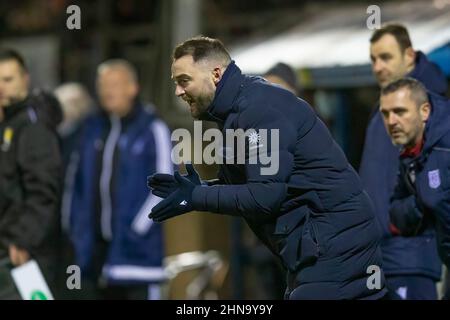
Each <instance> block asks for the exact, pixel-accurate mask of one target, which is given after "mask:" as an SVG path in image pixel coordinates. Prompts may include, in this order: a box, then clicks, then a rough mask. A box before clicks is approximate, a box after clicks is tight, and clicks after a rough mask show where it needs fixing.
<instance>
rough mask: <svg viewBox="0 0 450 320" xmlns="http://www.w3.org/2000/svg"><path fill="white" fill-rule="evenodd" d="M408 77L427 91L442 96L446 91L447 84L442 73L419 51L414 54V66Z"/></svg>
mask: <svg viewBox="0 0 450 320" xmlns="http://www.w3.org/2000/svg"><path fill="white" fill-rule="evenodd" d="M408 76H409V77H412V78H415V79H417V80H419V81H420V82H422V83H423V85H424V86H425V88H427V90H428V91H431V92H435V93H437V94H440V95H442V96H443V95H445V93H446V91H447V86H448V83H447V79H446V78H445V75H444V73H443V72H442V71H441V69H439V67H438V66H437V65H435V64H434V63H432V62H430V60H428V59H427V57H426V56H425V54H423V53H422V52H421V51H417V52H416V66H415V68H414V70H413V71H412V72H411V73H410V74H409V75H408Z"/></svg>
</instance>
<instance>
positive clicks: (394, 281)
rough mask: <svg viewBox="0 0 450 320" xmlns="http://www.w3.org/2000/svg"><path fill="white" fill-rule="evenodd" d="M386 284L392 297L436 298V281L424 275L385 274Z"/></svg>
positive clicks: (410, 298)
mask: <svg viewBox="0 0 450 320" xmlns="http://www.w3.org/2000/svg"><path fill="white" fill-rule="evenodd" d="M386 285H387V287H388V289H389V291H390V296H391V297H392V299H398V300H437V299H438V294H437V288H436V281H435V280H433V279H431V278H429V277H424V276H414V275H410V276H409V275H408V276H391V277H389V276H387V277H386Z"/></svg>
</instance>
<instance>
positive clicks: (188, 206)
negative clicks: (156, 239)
mask: <svg viewBox="0 0 450 320" xmlns="http://www.w3.org/2000/svg"><path fill="white" fill-rule="evenodd" d="M174 178H175V184H176V186H175V188H174V191H173V192H172V193H170V195H169V196H168V197H167V198H166V199H164V200H163V201H161V202H160V203H158V204H157V205H156V206H154V207H153V209H152V212H151V213H150V214H149V215H148V217H149V218H150V219H153V220H154V221H156V222H161V221H164V220H167V219H169V218H172V217H175V216H178V215H181V214H184V213H187V212H189V211H192V209H193V208H192V191H193V190H194V188H195V187H196V184H195V183H194V182H192V181H191V180H189V179H188V178H187V177H183V176H181V175H180V174H179V173H178V172H175V175H174Z"/></svg>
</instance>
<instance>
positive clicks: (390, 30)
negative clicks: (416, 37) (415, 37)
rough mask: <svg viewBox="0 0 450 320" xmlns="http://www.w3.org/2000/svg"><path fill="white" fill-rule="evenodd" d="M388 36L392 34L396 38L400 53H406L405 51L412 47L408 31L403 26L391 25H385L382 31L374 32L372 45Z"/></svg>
mask: <svg viewBox="0 0 450 320" xmlns="http://www.w3.org/2000/svg"><path fill="white" fill-rule="evenodd" d="M386 34H390V35H392V36H394V38H395V40H396V41H397V43H398V45H399V47H400V51H401V52H405V50H406V49H407V48H409V47H412V44H411V39H410V38H409V33H408V30H407V29H406V28H405V27H404V26H403V25H401V24H396V23H389V24H386V25H383V26H382V27H381V28H380V29H377V30H375V31H374V33H373V34H372V36H371V37H370V43H374V42H377V41H378V40H380V38H381V37H383V36H384V35H386Z"/></svg>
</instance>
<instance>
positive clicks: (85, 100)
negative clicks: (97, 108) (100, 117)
mask: <svg viewBox="0 0 450 320" xmlns="http://www.w3.org/2000/svg"><path fill="white" fill-rule="evenodd" d="M54 94H55V96H56V98H57V99H58V101H59V102H60V103H61V107H62V111H63V121H62V122H61V123H60V124H59V126H58V134H59V135H60V137H61V140H62V151H63V160H64V165H65V166H66V165H67V164H68V163H69V157H70V154H71V153H72V151H73V149H74V148H75V145H76V141H77V139H78V136H79V134H80V131H81V127H82V124H83V121H84V120H85V119H86V118H87V117H88V116H89V115H90V114H91V113H92V112H93V109H94V100H93V99H92V97H91V95H90V94H89V92H88V91H87V89H86V88H85V87H84V86H83V85H82V84H80V83H76V82H69V83H64V84H61V85H60V86H58V87H57V88H56V89H55V90H54Z"/></svg>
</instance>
